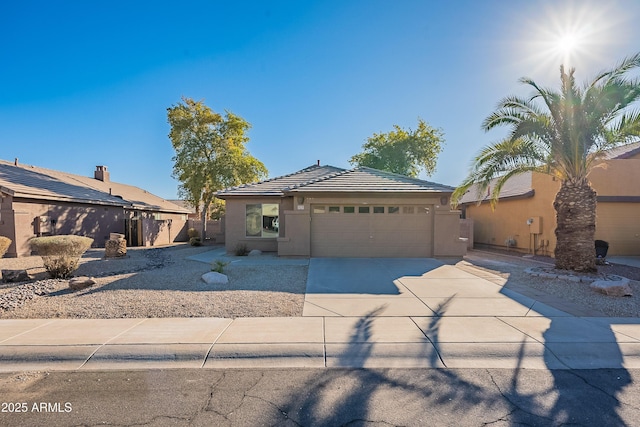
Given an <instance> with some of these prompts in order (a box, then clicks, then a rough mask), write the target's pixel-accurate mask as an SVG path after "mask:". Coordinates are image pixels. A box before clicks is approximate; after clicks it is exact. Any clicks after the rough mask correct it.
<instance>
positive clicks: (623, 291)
mask: <svg viewBox="0 0 640 427" xmlns="http://www.w3.org/2000/svg"><path fill="white" fill-rule="evenodd" d="M611 277H614V278H616V279H617V280H596V281H594V282H593V283H591V286H590V287H591V289H593V290H594V291H596V292H600V293H602V294H605V295H609V296H612V297H630V296H632V295H633V292H632V291H631V286H629V279H627V278H625V277H620V276H609V278H611Z"/></svg>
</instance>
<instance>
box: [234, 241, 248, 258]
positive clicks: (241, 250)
mask: <svg viewBox="0 0 640 427" xmlns="http://www.w3.org/2000/svg"><path fill="white" fill-rule="evenodd" d="M233 252H234V253H235V254H236V256H247V254H248V253H249V249H247V245H245V244H244V243H238V244H237V245H236V248H235V249H234V251H233Z"/></svg>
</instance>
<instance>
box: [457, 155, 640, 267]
mask: <svg viewBox="0 0 640 427" xmlns="http://www.w3.org/2000/svg"><path fill="white" fill-rule="evenodd" d="M589 180H590V182H591V185H592V186H593V188H594V190H596V193H597V195H598V197H622V198H624V197H627V198H629V197H636V198H637V197H640V185H638V184H637V183H638V182H640V158H638V156H636V158H631V159H615V160H608V161H606V162H604V163H603V164H602V165H601V166H598V167H595V168H594V169H593V170H592V171H591V173H590V174H589ZM532 188H534V189H535V195H534V196H533V197H530V198H524V199H513V200H509V199H505V200H502V201H500V202H499V203H498V205H497V207H496V210H495V211H493V212H492V211H491V208H490V206H489V204H488V203H483V204H482V205H480V206H477V205H468V206H466V218H469V219H472V220H473V221H474V228H475V230H474V240H475V243H476V244H477V245H478V244H479V245H495V246H501V247H505V246H506V245H505V241H506V240H507V239H508V238H509V237H513V238H514V239H515V240H516V242H517V246H516V248H514V249H515V250H518V251H521V252H530V251H531V250H532V248H533V241H534V237H533V236H532V235H530V233H529V230H530V229H529V226H527V225H526V220H527V218H530V217H540V218H542V233H541V234H539V235H537V236H536V237H535V242H536V253H538V254H544V255H550V256H553V251H554V250H555V246H556V239H555V228H556V217H555V215H556V214H555V210H554V209H553V200H554V198H555V195H556V193H557V192H558V190H559V188H560V181H558V180H554V179H553V178H552V177H550V176H548V175H544V174H536V173H534V174H532ZM630 200H631V201H624V202H623V201H618V202H615V201H602V200H599V201H598V204H597V207H596V214H597V217H596V233H595V239H599V240H605V241H607V242H609V245H610V246H609V253H608V254H609V255H640V222H639V221H638V220H637V218H640V203H639V202H637V201H634V200H635V199H630Z"/></svg>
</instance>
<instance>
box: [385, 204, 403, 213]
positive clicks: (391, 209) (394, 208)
mask: <svg viewBox="0 0 640 427" xmlns="http://www.w3.org/2000/svg"><path fill="white" fill-rule="evenodd" d="M387 212H388V213H390V214H397V213H400V208H399V207H398V206H389V208H388V210H387Z"/></svg>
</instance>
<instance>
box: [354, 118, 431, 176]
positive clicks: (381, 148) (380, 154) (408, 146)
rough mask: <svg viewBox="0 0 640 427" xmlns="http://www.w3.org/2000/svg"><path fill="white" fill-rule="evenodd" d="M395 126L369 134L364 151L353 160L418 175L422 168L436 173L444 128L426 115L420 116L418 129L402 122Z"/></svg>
mask: <svg viewBox="0 0 640 427" xmlns="http://www.w3.org/2000/svg"><path fill="white" fill-rule="evenodd" d="M393 129H394V130H392V131H391V132H387V133H380V134H378V133H374V134H373V136H371V137H369V138H367V142H366V143H364V144H363V145H362V148H363V151H362V153H359V154H356V155H355V156H353V157H351V159H350V160H349V163H351V164H352V165H356V166H367V167H370V168H375V169H380V170H386V171H389V172H393V173H397V174H400V175H406V176H411V177H417V176H418V174H419V173H420V171H421V170H424V171H425V172H426V173H427V175H431V174H433V172H435V170H436V161H437V158H438V154H440V152H441V151H442V145H443V143H444V135H443V133H442V131H441V130H440V129H434V128H432V127H431V126H429V125H428V124H427V123H425V121H424V120H422V119H418V128H417V129H416V130H415V131H414V130H411V129H409V130H404V129H402V128H401V127H400V126H398V125H393Z"/></svg>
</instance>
